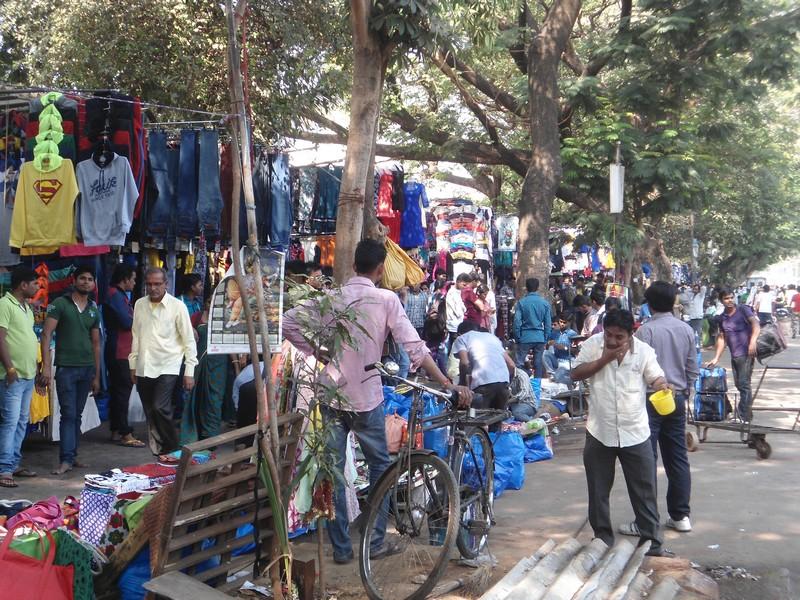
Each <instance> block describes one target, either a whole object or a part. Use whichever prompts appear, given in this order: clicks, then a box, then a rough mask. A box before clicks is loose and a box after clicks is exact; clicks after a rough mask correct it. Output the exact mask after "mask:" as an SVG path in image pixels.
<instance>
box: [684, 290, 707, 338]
mask: <svg viewBox="0 0 800 600" xmlns="http://www.w3.org/2000/svg"><path fill="white" fill-rule="evenodd" d="M706 291H707V288H706V286H704V285H703V286H701V285H699V284H697V283H695V284H694V285H692V291H691V292H689V293H688V294H687V295H686V300H687V305H688V312H689V325H691V327H692V329H694V332H695V334H696V335H697V337H698V339H700V340H702V339H703V315H704V313H703V304H704V303H705V300H706Z"/></svg>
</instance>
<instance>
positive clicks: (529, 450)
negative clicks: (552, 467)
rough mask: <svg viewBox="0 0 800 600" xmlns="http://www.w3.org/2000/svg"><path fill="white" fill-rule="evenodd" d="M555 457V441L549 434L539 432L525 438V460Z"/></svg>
mask: <svg viewBox="0 0 800 600" xmlns="http://www.w3.org/2000/svg"><path fill="white" fill-rule="evenodd" d="M551 458H553V443H552V440H551V439H550V436H549V435H545V434H544V433H537V434H536V435H532V436H529V437H528V438H526V439H525V462H526V463H530V462H537V461H540V460H550V459H551Z"/></svg>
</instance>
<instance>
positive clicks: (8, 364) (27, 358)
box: [0, 267, 39, 487]
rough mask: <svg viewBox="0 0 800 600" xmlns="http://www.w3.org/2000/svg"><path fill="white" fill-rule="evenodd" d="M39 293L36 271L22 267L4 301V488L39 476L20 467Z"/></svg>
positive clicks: (0, 467) (0, 368) (0, 463)
mask: <svg viewBox="0 0 800 600" xmlns="http://www.w3.org/2000/svg"><path fill="white" fill-rule="evenodd" d="M38 290H39V283H38V281H37V275H36V272H35V271H33V270H32V269H29V268H27V267H19V268H17V269H16V270H14V272H13V273H12V274H11V291H10V292H7V293H6V295H5V296H3V298H2V299H0V402H2V405H0V487H17V483H16V482H15V481H14V477H15V476H17V477H35V476H36V473H34V472H33V471H29V470H28V469H23V468H20V466H19V463H20V460H21V459H22V454H21V449H22V440H24V439H25V432H26V431H27V429H28V419H29V416H30V410H31V398H32V397H33V387H34V380H35V377H36V350H37V346H38V343H39V341H38V340H37V339H36V334H35V333H34V332H33V310H32V309H31V307H30V306H28V301H29V300H30V299H31V298H33V297H34V296H35V295H36V292H37V291H38Z"/></svg>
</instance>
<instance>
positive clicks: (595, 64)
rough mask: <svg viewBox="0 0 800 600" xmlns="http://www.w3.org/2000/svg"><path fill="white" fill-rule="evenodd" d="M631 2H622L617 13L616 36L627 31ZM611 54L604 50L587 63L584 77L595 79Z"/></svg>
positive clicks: (627, 0)
mask: <svg viewBox="0 0 800 600" xmlns="http://www.w3.org/2000/svg"><path fill="white" fill-rule="evenodd" d="M632 6H633V0H622V2H621V4H620V12H619V24H618V26H617V36H619V35H621V34H623V33H625V32H626V31H628V28H629V26H630V21H631V8H632ZM612 56H613V52H611V51H609V50H606V51H603V52H601V53H600V54H599V55H598V56H596V57H594V58H593V59H592V60H590V61H589V64H588V65H586V67H585V68H584V73H583V76H584V77H595V76H597V74H598V73H600V71H602V70H603V68H605V66H606V65H607V64H608V62H609V61H610V60H611V57H612Z"/></svg>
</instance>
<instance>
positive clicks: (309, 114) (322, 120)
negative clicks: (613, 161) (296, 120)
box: [300, 109, 347, 136]
mask: <svg viewBox="0 0 800 600" xmlns="http://www.w3.org/2000/svg"><path fill="white" fill-rule="evenodd" d="M300 115H301V116H302V117H305V118H306V119H308V120H310V121H313V122H315V123H317V124H319V125H322V126H323V127H325V128H326V129H330V130H331V131H333V132H334V133H338V134H340V135H344V136H346V135H347V127H345V126H344V125H339V123H337V122H336V121H334V120H332V119H329V118H328V117H326V116H323V115H321V114H319V113H318V112H317V111H315V110H311V109H306V110H302V111H301V112H300Z"/></svg>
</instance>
